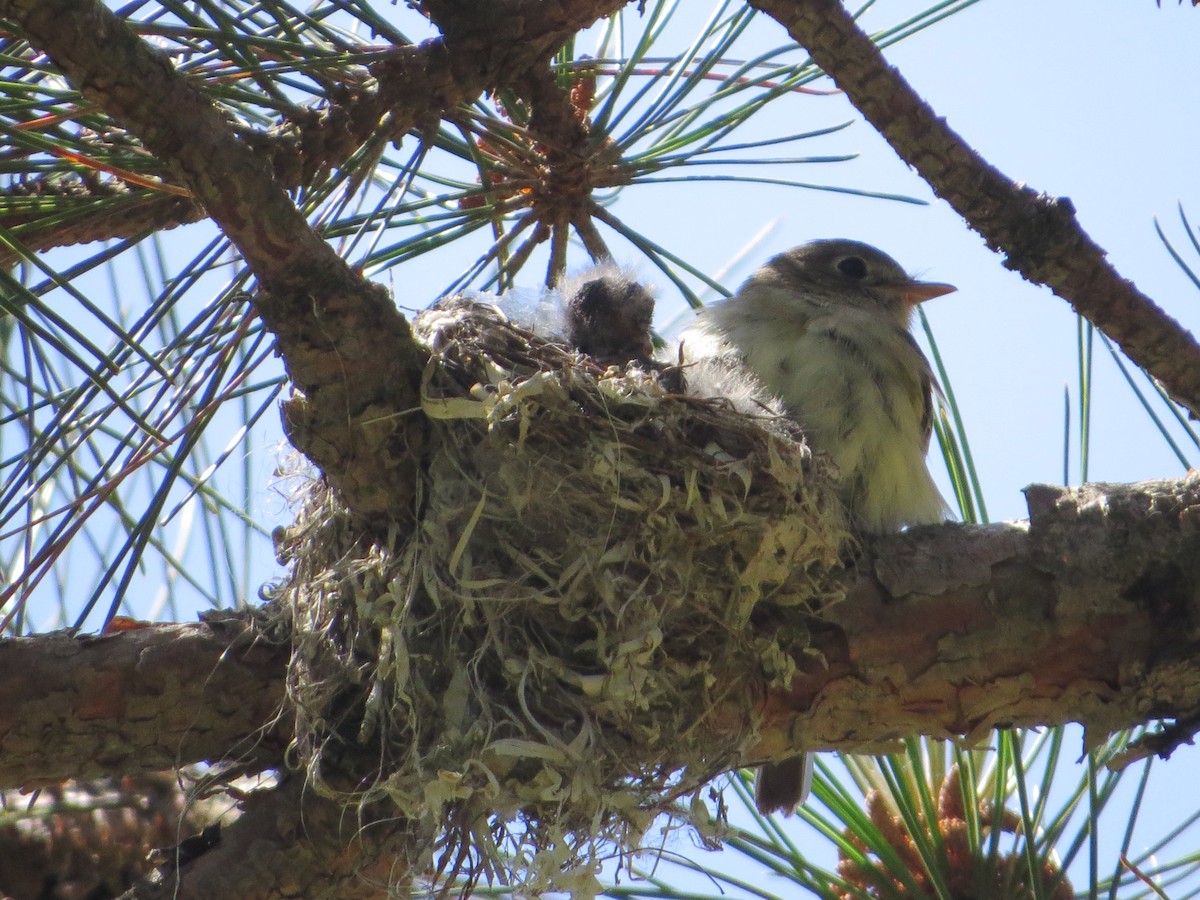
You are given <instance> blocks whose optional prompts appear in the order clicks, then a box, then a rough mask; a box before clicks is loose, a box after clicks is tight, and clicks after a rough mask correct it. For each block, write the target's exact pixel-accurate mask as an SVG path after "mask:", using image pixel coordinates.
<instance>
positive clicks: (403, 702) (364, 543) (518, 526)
mask: <svg viewBox="0 0 1200 900" xmlns="http://www.w3.org/2000/svg"><path fill="white" fill-rule="evenodd" d="M416 326H417V331H418V333H419V334H420V335H421V336H422V338H423V339H424V340H425V341H427V343H428V344H429V346H430V348H431V361H430V364H429V366H428V368H427V370H426V375H425V384H424V390H423V397H424V402H423V412H424V414H425V415H427V416H428V417H429V418H430V420H431V422H432V428H433V433H434V438H435V439H434V449H433V450H432V451H431V452H430V454H429V456H428V466H427V469H426V472H427V477H426V479H425V481H424V483H423V485H422V486H421V488H422V489H421V492H420V493H421V499H420V508H419V509H418V511H417V524H416V526H415V527H414V528H412V529H411V530H410V531H409V533H401V531H400V529H399V528H396V529H394V530H393V533H392V534H390V535H389V536H388V537H387V538H385V539H381V538H379V537H378V535H375V536H371V535H367V534H363V533H357V532H356V531H355V529H354V524H353V520H352V518H351V516H350V515H349V513H348V512H347V511H346V510H345V509H344V508H341V507H339V505H338V502H337V499H336V498H335V497H333V496H331V494H330V492H329V491H328V490H327V489H326V488H325V487H324V485H323V482H321V481H319V480H314V481H310V482H308V484H307V485H306V487H305V488H304V496H303V498H302V499H301V500H300V502H299V503H298V504H297V506H298V512H297V521H296V523H295V525H294V526H293V527H291V528H290V529H288V530H287V531H286V533H285V534H284V535H282V536H281V537H280V539H279V542H278V543H279V551H280V555H281V558H285V559H287V560H289V561H290V564H291V568H290V574H289V577H288V579H287V581H286V582H285V583H284V584H282V585H280V586H278V587H277V588H275V589H274V590H273V592H272V594H271V596H272V598H273V599H275V600H277V601H279V602H280V604H281V605H282V606H283V607H285V608H286V609H288V610H289V611H290V615H291V616H292V620H293V623H292V627H293V631H294V641H295V653H294V658H293V663H292V667H291V673H290V687H291V695H292V697H293V700H294V702H295V703H296V705H297V711H298V722H299V725H298V734H297V741H296V748H297V751H298V754H299V758H300V760H301V761H302V763H303V765H304V766H305V767H306V769H307V771H308V775H309V777H310V779H311V780H312V781H313V783H314V784H315V785H317V786H318V788H319V789H323V790H325V791H328V792H331V793H336V794H339V795H344V796H345V797H346V799H347V803H348V804H362V803H375V802H379V801H382V800H386V801H387V803H389V804H391V806H392V807H393V809H392V811H391V814H393V815H395V814H399V815H401V816H403V817H406V818H408V819H409V820H411V821H413V822H414V823H418V824H419V826H420V827H421V828H422V833H423V834H426V835H428V836H429V841H430V847H429V850H430V853H431V856H430V861H431V864H432V866H433V871H434V872H435V873H436V874H437V875H438V876H439V877H440V878H442V879H444V880H445V881H444V883H447V882H452V881H454V880H455V879H465V880H466V882H467V883H472V882H473V880H474V879H476V878H478V877H480V876H485V877H491V876H497V877H502V878H503V879H504V880H508V879H510V878H519V879H521V880H523V881H524V882H525V883H526V887H527V889H529V888H534V889H538V888H543V889H544V888H548V887H550V886H552V885H553V886H555V887H557V888H558V889H569V890H571V891H573V892H576V893H577V894H578V895H580V896H586V895H587V894H589V893H592V892H594V885H595V874H596V869H597V867H598V865H599V858H600V854H602V853H603V854H611V851H612V848H613V845H614V844H615V845H616V846H617V847H620V848H627V849H631V848H635V847H637V846H638V845H639V844H640V842H641V840H642V838H643V836H644V834H645V832H646V830H647V829H648V828H649V826H650V824H651V823H652V822H653V820H654V819H655V817H656V816H658V815H659V814H660V813H663V812H672V813H675V814H677V815H682V816H685V817H687V816H689V815H690V816H691V818H692V819H693V820H694V821H693V824H697V826H698V827H700V826H699V820H698V819H697V815H699V818H700V819H703V818H704V815H711V813H707V812H702V810H703V804H702V803H700V796H701V791H702V789H703V788H704V787H705V786H706V785H707V784H708V783H709V782H710V781H711V780H712V779H713V778H714V777H715V776H717V775H718V774H720V773H722V772H725V771H728V770H729V769H730V768H732V767H734V766H736V765H739V764H743V763H744V762H745V761H746V754H747V753H748V752H749V751H750V750H751V748H752V747H753V745H754V743H755V739H756V731H757V724H758V718H759V713H758V709H757V707H758V705H759V702H760V701H761V699H762V695H763V692H764V691H765V690H766V689H767V688H768V687H772V686H779V687H786V686H787V685H789V684H790V682H791V679H792V677H793V675H794V674H795V673H796V664H795V661H794V659H793V657H792V655H791V653H790V652H789V648H795V647H797V646H803V645H804V643H805V635H806V631H805V626H804V620H805V617H804V615H803V612H804V610H806V609H809V610H816V609H819V608H821V607H822V606H825V605H827V604H828V603H830V602H832V601H833V600H835V599H836V596H835V593H834V591H833V589H832V588H830V587H829V585H830V584H831V583H832V582H831V581H829V580H828V579H827V576H828V574H829V573H830V572H832V571H834V570H836V569H837V568H839V567H840V564H841V563H840V560H839V548H840V547H841V545H842V542H843V540H844V538H845V531H844V526H843V524H842V519H841V516H840V513H839V508H838V506H837V503H836V501H835V500H834V498H833V494H832V491H831V490H830V489H829V487H828V478H827V477H826V476H824V474H823V473H817V474H816V475H814V470H815V469H819V468H821V467H822V466H823V463H821V462H820V461H819V460H817V461H814V460H813V458H812V456H811V455H810V454H809V453H808V451H807V449H806V448H805V446H804V445H803V443H802V442H800V441H798V440H797V439H796V438H795V437H794V436H792V435H790V434H789V432H788V426H787V425H786V424H781V423H779V422H774V423H772V422H767V421H757V422H756V421H754V420H752V419H749V418H747V417H746V416H744V415H741V414H739V413H737V412H735V411H733V410H732V409H731V408H729V406H728V405H727V404H724V403H721V402H719V401H710V400H699V399H696V398H692V397H688V396H686V395H683V394H680V393H671V392H669V391H668V390H667V389H666V388H665V387H664V386H663V380H661V379H660V378H659V377H658V376H657V375H655V374H653V373H647V372H645V371H642V370H641V369H638V368H636V367H633V366H630V367H627V368H625V369H618V368H615V367H614V368H609V369H608V370H604V371H602V370H600V369H599V368H598V367H597V366H595V365H594V364H592V363H591V362H590V361H589V360H588V359H587V358H586V357H583V356H581V355H580V354H578V353H576V352H575V351H573V350H571V349H570V348H567V347H564V346H562V345H561V344H556V343H554V342H552V341H548V340H545V339H543V338H540V337H537V336H535V335H533V334H531V333H529V332H526V331H523V330H521V329H520V328H517V327H515V326H514V325H512V324H510V323H509V322H507V321H506V320H505V319H504V318H503V316H502V314H500V313H499V312H498V311H497V310H495V309H494V308H493V307H490V306H485V305H481V304H476V303H472V302H468V301H464V300H451V301H444V302H443V303H442V304H441V305H440V306H438V307H435V308H434V309H433V310H430V311H429V312H427V313H425V314H423V315H422V317H420V318H419V319H418V321H417V323H416ZM398 518H399V517H398ZM788 607H793V609H790V610H789V609H788ZM748 686H749V688H750V689H748ZM331 772H337V773H339V775H340V776H341V777H340V780H338V781H337V784H338V787H336V788H335V787H334V780H333V779H332V778H331V777H330V773H331ZM347 773H349V774H350V776H351V778H350V780H349V781H347V779H346V777H345V776H346V775H347ZM347 783H350V784H351V785H352V787H351V788H349V789H347V788H346V787H345V785H346V784H347ZM719 806H720V804H719V803H718V807H719ZM689 811H690V812H689ZM718 817H719V810H718ZM413 862H414V863H416V862H417V861H413ZM426 871H428V870H426ZM500 873H503V874H502V875H501V874H500ZM460 883H461V882H460Z"/></svg>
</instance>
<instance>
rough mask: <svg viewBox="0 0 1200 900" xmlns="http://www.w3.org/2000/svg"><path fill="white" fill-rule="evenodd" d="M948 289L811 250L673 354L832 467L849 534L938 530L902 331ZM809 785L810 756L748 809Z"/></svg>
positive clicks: (856, 247) (771, 776)
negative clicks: (746, 378) (725, 365)
mask: <svg viewBox="0 0 1200 900" xmlns="http://www.w3.org/2000/svg"><path fill="white" fill-rule="evenodd" d="M954 290H956V288H955V287H954V286H953V285H949V284H943V283H941V282H933V281H920V280H918V279H916V278H914V277H913V276H911V275H909V274H908V273H907V272H906V271H905V269H904V268H903V267H901V266H900V264H899V263H898V262H896V260H894V259H892V257H890V256H888V255H887V254H886V253H884V252H883V251H882V250H879V249H877V248H876V247H872V246H871V245H869V244H865V243H862V242H860V241H854V240H847V239H827V240H816V241H810V242H809V243H806V244H802V245H800V246H798V247H795V248H793V249H791V250H788V251H786V252H784V253H780V254H779V255H777V256H774V257H772V258H771V259H770V260H768V261H767V262H766V263H765V264H764V265H763V266H761V267H760V268H759V269H758V270H757V271H755V272H754V273H753V274H752V275H751V276H750V277H749V278H748V279H747V280H746V282H745V283H744V284H742V286H741V287H740V288H738V290H737V292H736V293H735V294H734V295H733V296H732V297H730V298H728V299H726V300H721V301H718V302H717V303H714V304H711V305H709V306H707V307H705V308H704V309H703V310H701V312H700V313H699V314H698V315H697V316H696V318H695V320H694V321H693V323H692V324H690V325H689V326H688V328H687V329H685V331H684V333H683V335H682V336H681V345H682V348H683V351H682V352H683V355H684V358H685V359H687V360H692V359H699V360H702V359H703V358H705V357H709V356H712V355H714V354H715V355H717V356H718V357H722V358H725V359H729V358H732V359H734V360H735V361H736V362H737V363H738V364H740V365H741V366H744V367H745V369H746V370H748V371H749V372H750V373H751V374H752V375H753V376H754V377H755V378H756V379H757V380H758V381H759V382H760V383H761V384H762V386H763V387H764V388H765V389H766V391H767V392H768V393H769V394H770V395H773V397H774V398H775V399H777V400H778V402H779V403H781V404H782V407H783V411H784V414H785V415H786V416H787V417H788V418H790V419H792V420H794V421H795V422H796V423H797V424H798V425H799V426H800V428H801V430H802V431H803V433H804V436H805V440H806V442H807V443H808V444H809V446H810V447H811V448H812V449H814V450H817V451H820V452H822V453H824V454H826V455H827V456H828V457H829V458H830V459H831V460H832V461H833V463H834V465H835V466H836V469H837V475H836V489H837V492H838V494H839V495H840V497H841V500H842V503H843V505H844V506H845V508H846V512H847V514H848V518H849V522H850V525H851V528H852V530H854V531H855V532H857V533H859V534H863V535H871V534H884V533H887V532H892V531H898V530H900V529H902V528H904V527H906V526H909V525H924V524H933V523H937V522H943V521H945V520H946V518H947V515H948V507H947V505H946V501H945V500H944V499H943V498H942V495H941V493H940V492H939V491H938V489H937V486H936V485H935V484H934V482H933V478H932V477H931V476H930V474H929V469H928V468H927V467H926V464H925V455H926V452H927V451H928V449H929V439H930V435H931V433H932V429H933V414H934V413H933V411H934V396H933V392H934V390H935V385H936V380H935V378H934V375H933V371H932V369H931V368H930V366H929V361H928V360H927V359H926V358H925V354H923V353H922V352H921V349H920V347H919V346H918V345H917V342H916V340H915V339H914V338H913V336H912V333H911V330H910V328H911V324H912V315H913V310H914V308H915V307H916V305H917V304H919V303H922V302H924V301H925V300H929V299H932V298H934V297H940V296H942V295H944V294H949V293H951V292H952V291H954ZM689 344H691V345H692V347H693V348H694V350H693V351H691V352H690V351H689ZM689 353H690V355H689ZM811 781H812V756H811V754H804V755H802V756H794V757H791V758H789V759H785V760H783V761H781V762H777V763H768V764H766V765H764V766H762V767H761V768H760V770H759V775H758V778H757V779H756V786H755V804H756V806H757V808H758V810H759V811H760V812H761V813H762V814H763V815H770V814H771V813H774V812H779V811H782V812H784V813H788V814H790V813H791V812H793V811H794V810H795V808H796V807H797V806H799V805H800V804H801V803H803V802H804V800H805V799H807V796H808V792H809V790H810V787H811Z"/></svg>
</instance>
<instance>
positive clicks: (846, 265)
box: [837, 256, 867, 281]
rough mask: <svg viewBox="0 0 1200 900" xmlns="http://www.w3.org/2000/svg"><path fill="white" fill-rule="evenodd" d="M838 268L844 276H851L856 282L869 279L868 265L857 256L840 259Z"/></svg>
mask: <svg viewBox="0 0 1200 900" xmlns="http://www.w3.org/2000/svg"><path fill="white" fill-rule="evenodd" d="M837 267H838V271H840V272H841V273H842V274H843V275H849V276H850V277H851V278H853V279H854V280H855V281H861V280H862V279H864V278H866V277H867V264H866V263H865V262H863V261H862V259H860V258H859V257H857V256H847V257H846V258H845V259H839V260H838V263H837Z"/></svg>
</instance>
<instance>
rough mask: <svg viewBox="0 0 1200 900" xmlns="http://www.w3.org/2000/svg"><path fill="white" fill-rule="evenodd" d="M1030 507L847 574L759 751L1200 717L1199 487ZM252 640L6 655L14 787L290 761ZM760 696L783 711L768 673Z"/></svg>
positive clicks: (162, 641)
mask: <svg viewBox="0 0 1200 900" xmlns="http://www.w3.org/2000/svg"><path fill="white" fill-rule="evenodd" d="M1029 500H1030V507H1031V512H1032V519H1031V521H1030V522H1029V523H1028V524H1026V523H1008V524H1004V525H989V526H960V525H945V526H938V527H932V528H922V529H917V530H914V531H910V532H908V533H905V534H901V535H894V536H891V537H888V538H885V539H881V540H880V541H879V542H878V544H877V545H875V546H874V547H871V548H869V552H868V554H867V555H864V556H863V557H862V559H860V560H859V561H858V562H857V563H856V564H855V565H854V566H853V568H852V570H850V571H848V572H847V573H846V575H845V578H846V585H847V597H846V599H845V600H843V601H842V602H840V603H838V604H835V605H834V606H832V607H830V608H829V609H828V610H826V611H825V612H823V613H821V615H820V617H819V618H818V619H817V620H815V621H814V620H813V619H812V618H810V617H808V616H804V617H803V618H802V621H803V624H804V625H805V626H807V628H808V629H810V630H811V631H812V634H813V642H814V643H813V646H812V647H811V648H809V649H810V650H812V649H815V650H816V651H818V652H819V654H820V656H819V657H816V656H813V655H812V654H811V653H806V652H804V651H805V648H800V647H798V648H796V659H797V661H798V663H799V665H800V666H801V667H802V669H804V672H803V674H801V675H799V676H798V677H797V678H796V680H795V682H794V683H793V686H792V689H791V691H787V692H784V691H776V692H774V693H771V694H769V695H768V696H767V700H766V703H765V715H766V724H765V727H764V728H763V730H762V741H761V743H760V745H759V751H760V752H761V755H762V756H764V757H765V756H779V755H782V754H784V753H786V752H787V751H788V750H789V749H795V748H796V746H797V744H799V745H803V746H806V747H810V748H816V749H835V750H844V751H848V752H875V751H878V750H880V749H881V748H884V747H885V746H887V745H888V744H889V743H890V742H892V741H894V740H896V739H897V738H899V737H903V736H908V735H914V734H926V735H931V736H936V737H955V736H962V737H966V738H968V739H970V740H978V739H981V738H982V737H983V736H985V735H986V734H987V732H988V731H990V730H991V729H992V728H995V727H1002V726H1008V725H1018V726H1038V725H1060V724H1063V723H1066V722H1080V723H1082V724H1083V725H1084V727H1085V728H1086V729H1087V730H1088V733H1089V736H1091V737H1092V738H1094V739H1097V740H1102V739H1103V738H1104V737H1105V736H1107V735H1108V734H1109V733H1110V732H1112V731H1115V730H1118V729H1122V728H1128V727H1131V726H1134V725H1138V724H1144V723H1146V722H1149V721H1152V720H1154V719H1158V718H1182V717H1187V716H1189V715H1192V714H1193V713H1194V712H1195V710H1196V709H1197V708H1198V707H1200V692H1198V691H1197V688H1196V685H1198V684H1200V642H1198V640H1197V634H1200V629H1198V628H1197V623H1200V599H1198V598H1200V529H1197V527H1196V522H1197V521H1200V476H1194V477H1190V478H1188V479H1185V480H1184V481H1179V482H1171V481H1163V482H1146V483H1143V484H1137V485H1088V486H1086V487H1084V488H1080V489H1078V490H1068V489H1066V488H1053V487H1045V486H1038V487H1034V488H1031V489H1029ZM731 540H733V538H732V537H731ZM790 599H791V600H795V601H797V602H801V601H803V599H804V598H790ZM779 600H780V602H781V604H782V605H783V606H788V605H789V603H790V601H789V598H786V597H784V598H779ZM801 608H802V605H801ZM795 615H796V616H798V617H800V616H801V615H802V614H801V613H799V612H797V613H795ZM804 630H805V629H804V628H801V629H799V631H801V632H803V631H804ZM252 635H253V631H252V630H251V629H249V628H248V627H247V626H246V625H245V624H243V623H242V622H241V621H239V620H238V619H237V618H236V617H234V616H233V614H230V616H229V618H225V617H223V618H222V619H221V620H212V619H210V621H208V622H203V623H200V624H197V625H153V626H149V627H147V628H145V629H140V630H136V631H131V632H127V633H124V634H117V635H112V636H110V637H100V638H97V637H87V638H84V637H76V638H73V637H69V636H66V635H64V634H61V633H60V634H55V635H47V636H42V637H36V638H20V639H8V640H5V641H0V688H3V687H4V686H5V685H8V686H10V687H11V690H10V691H8V692H6V693H3V694H0V762H2V768H0V788H4V787H10V786H21V785H28V784H36V783H38V782H40V781H45V780H59V779H62V778H66V777H68V776H69V775H70V776H77V777H95V776H99V775H120V774H126V773H133V772H144V771H149V770H154V769H156V768H162V767H164V766H173V765H183V764H186V763H191V762H197V761H201V760H203V759H210V760H221V759H227V758H229V757H230V756H231V755H233V754H238V753H242V752H244V751H248V750H249V749H250V748H251V747H255V748H256V749H255V750H254V752H255V753H258V754H260V758H261V759H263V760H264V761H265V762H267V763H268V764H269V763H270V762H271V760H272V759H274V760H276V761H277V760H278V756H273V754H276V753H277V752H278V749H279V746H280V745H279V743H278V739H277V738H274V737H272V735H275V734H278V732H277V731H273V730H269V731H268V733H267V735H266V738H262V736H261V734H260V730H261V729H263V728H287V727H289V726H288V724H287V723H286V722H280V723H278V724H276V718H277V714H278V710H279V708H280V706H281V702H282V683H283V678H284V667H285V665H286V663H287V653H286V650H285V649H284V648H280V647H274V646H270V645H263V644H261V643H259V642H256V641H255V640H254V639H253V637H252ZM815 659H820V660H821V662H820V663H819V664H818V663H814V662H813V661H814V660H815ZM17 674H20V676H21V677H19V678H18V677H17ZM165 685H169V686H170V690H169V691H167V690H165V689H164V686H165ZM740 690H742V691H744V692H749V693H750V695H751V696H764V694H765V688H764V686H763V685H762V684H759V683H756V682H755V681H753V680H752V679H751V678H749V677H748V678H747V680H746V682H745V684H744V685H742V686H741V687H740ZM744 705H745V704H744V703H741V702H734V703H731V704H730V706H729V709H730V710H733V711H736V710H741V709H743V708H744ZM135 713H136V714H135ZM652 724H653V723H647V727H650V726H652ZM701 727H709V728H712V729H713V730H714V736H715V738H716V737H719V735H720V733H721V732H722V730H729V729H738V728H741V727H744V723H743V722H742V721H741V717H740V715H731V716H724V715H722V713H721V711H718V712H717V713H716V715H714V717H713V719H712V721H711V722H708V723H707V724H706V725H702V726H701ZM48 734H53V735H55V736H56V737H55V739H54V740H53V741H47V740H46V737H45V736H46V735H48ZM255 741H257V744H256V743H255ZM714 743H715V744H719V741H718V740H716V739H714ZM101 744H102V745H103V746H104V748H105V750H104V752H103V753H96V747H97V746H99V745H101ZM756 755H757V754H756ZM753 761H754V760H751V759H747V760H745V762H747V763H750V762H753Z"/></svg>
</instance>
